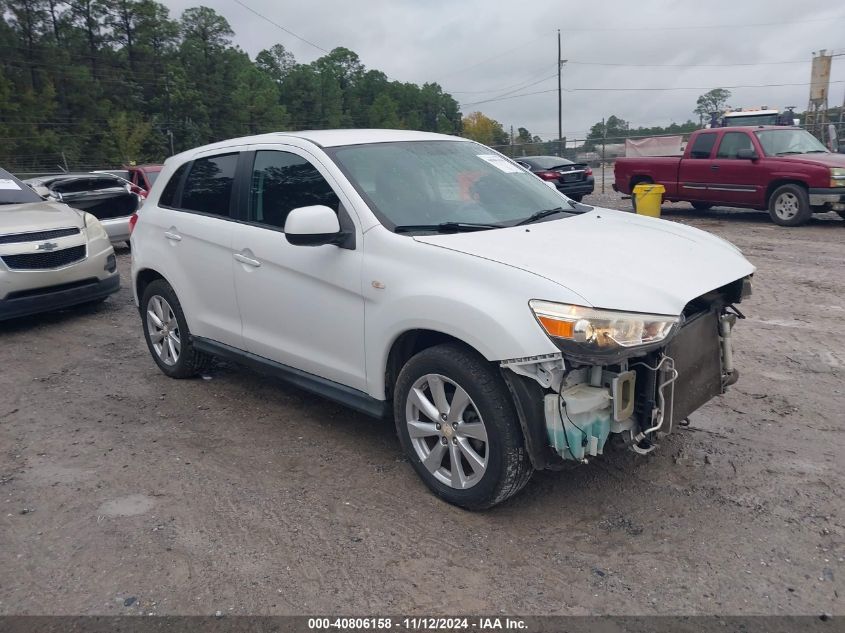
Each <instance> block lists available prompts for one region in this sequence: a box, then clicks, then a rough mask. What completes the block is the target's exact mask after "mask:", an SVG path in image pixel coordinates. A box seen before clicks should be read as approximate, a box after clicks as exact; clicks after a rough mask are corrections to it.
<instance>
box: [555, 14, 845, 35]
mask: <svg viewBox="0 0 845 633" xmlns="http://www.w3.org/2000/svg"><path fill="white" fill-rule="evenodd" d="M843 18H845V16H842V15H839V16H836V17H832V18H812V19H809V20H789V21H788V22H758V23H754V24H695V25H689V26H686V25H685V26H652V25H649V26H647V27H645V26H640V27H634V26H621V27H599V26H597V27H575V28H562V29H561V31H564V32H568V33H574V32H580V31H585V32H586V31H638V32H643V31H692V30H706V29H745V28H756V27H762V26H792V25H793V24H810V23H817V22H832V21H834V20H842V19H843Z"/></svg>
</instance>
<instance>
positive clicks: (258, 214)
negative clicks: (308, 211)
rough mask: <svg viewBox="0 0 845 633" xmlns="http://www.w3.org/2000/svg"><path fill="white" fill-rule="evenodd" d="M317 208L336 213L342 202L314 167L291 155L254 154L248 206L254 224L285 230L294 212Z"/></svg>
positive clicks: (282, 153)
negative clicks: (324, 207)
mask: <svg viewBox="0 0 845 633" xmlns="http://www.w3.org/2000/svg"><path fill="white" fill-rule="evenodd" d="M315 204H323V205H326V206H327V207H331V208H332V209H334V210H335V211H337V210H338V206H339V205H340V200H338V197H337V196H336V195H335V193H334V191H332V188H331V186H329V183H327V182H326V179H325V178H323V176H321V175H320V172H319V171H317V169H316V168H315V167H314V166H313V165H312V164H311V163H309V162H308V161H307V160H305V159H304V158H302V157H300V156H297V155H296V154H289V153H288V152H270V151H268V152H257V153H256V154H255V163H254V164H253V168H252V186H251V189H250V205H249V206H250V216H249V217H250V219H251V220H253V221H255V222H261V223H262V224H268V225H270V226H275V227H278V228H284V226H285V220H286V219H287V217H288V213H290V212H291V210H292V209H296V208H297V207H307V206H311V205H315Z"/></svg>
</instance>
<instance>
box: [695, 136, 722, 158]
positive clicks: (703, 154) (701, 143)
mask: <svg viewBox="0 0 845 633" xmlns="http://www.w3.org/2000/svg"><path fill="white" fill-rule="evenodd" d="M715 143H716V135H715V134H699V135H698V136H697V137H696V139H695V142H693V144H692V149H691V150H690V153H689V157H690V158H710V151H711V150H712V149H713V145H714V144H715Z"/></svg>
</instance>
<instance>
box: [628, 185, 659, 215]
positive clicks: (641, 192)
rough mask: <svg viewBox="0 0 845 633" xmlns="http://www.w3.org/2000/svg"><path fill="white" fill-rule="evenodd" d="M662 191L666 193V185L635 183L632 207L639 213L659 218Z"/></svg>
mask: <svg viewBox="0 0 845 633" xmlns="http://www.w3.org/2000/svg"><path fill="white" fill-rule="evenodd" d="M664 193H666V187H664V186H663V185H654V184H651V183H649V184H641V185H637V186H636V187H634V209H636V211H637V213H638V214H639V215H648V216H650V217H652V218H659V217H660V204H661V203H662V202H663V194H664Z"/></svg>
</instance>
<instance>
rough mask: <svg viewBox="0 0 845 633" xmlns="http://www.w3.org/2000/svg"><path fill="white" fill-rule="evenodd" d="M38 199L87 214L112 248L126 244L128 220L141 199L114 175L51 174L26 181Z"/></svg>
mask: <svg viewBox="0 0 845 633" xmlns="http://www.w3.org/2000/svg"><path fill="white" fill-rule="evenodd" d="M25 182H26V184H28V185H29V186H30V187H32V189H33V190H34V191H35V192H36V193H37V194H39V195H41V196H43V197H45V198H48V199H52V200H57V201H59V202H64V203H65V204H67V205H69V206H71V207H73V208H75V209H79V210H80V211H87V212H88V213H90V214H91V215H93V216H94V217H95V218H97V219H98V220H100V223H101V224H102V225H103V228H104V229H105V230H106V233H108V235H109V239H110V240H111V243H112V244H120V243H123V242H126V243H128V241H129V217H130V216H131V215H132V214H133V213H135V211H137V210H138V207H139V206H140V201H141V197H140V196H139V195H138V193H136V192H135V191H133V188H137V187H136V186H135V185H133V184H132V183H131V182H129V181H128V180H125V179H123V178H121V177H120V176H116V175H114V174H103V173H82V174H54V175H50V176H42V177H39V178H30V179H29V180H26V181H25Z"/></svg>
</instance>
